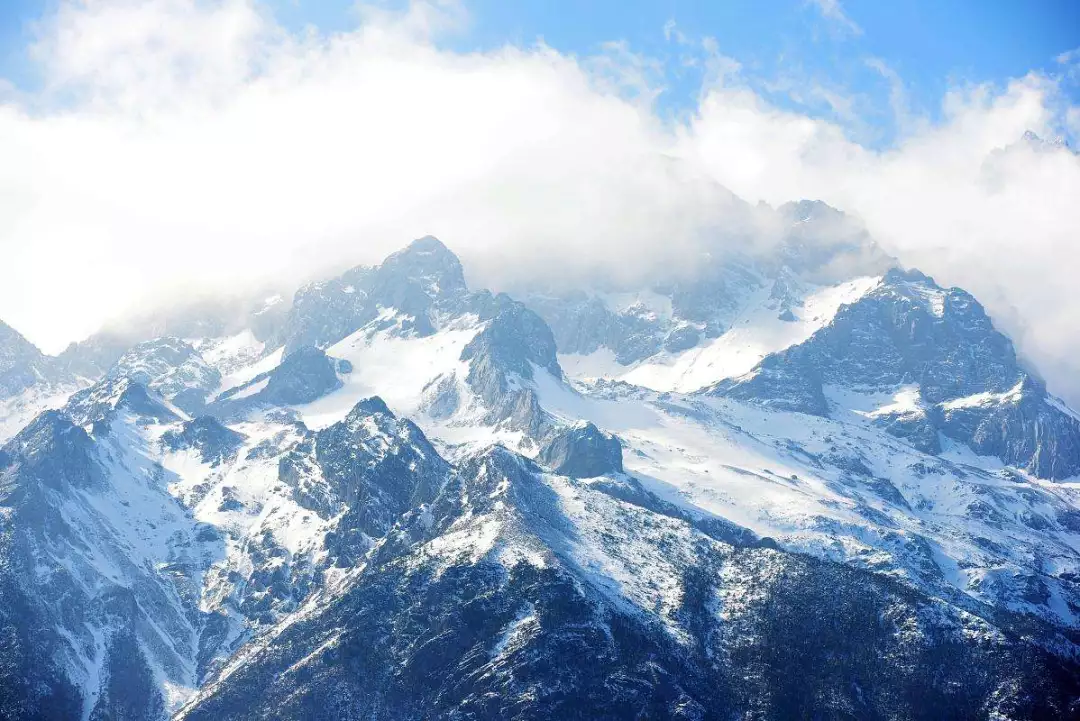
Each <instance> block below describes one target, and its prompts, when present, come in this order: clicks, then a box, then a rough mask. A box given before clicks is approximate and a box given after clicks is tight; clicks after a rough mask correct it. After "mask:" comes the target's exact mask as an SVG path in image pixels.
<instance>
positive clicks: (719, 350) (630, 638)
mask: <svg viewBox="0 0 1080 721" xmlns="http://www.w3.org/2000/svg"><path fill="white" fill-rule="evenodd" d="M831 212H832V211H830V210H829V209H827V208H823V207H821V206H820V205H818V204H812V203H811V204H798V205H794V206H790V207H787V208H786V209H784V210H783V213H782V217H783V220H784V222H785V223H788V225H786V226H784V227H785V228H787V230H786V231H785V234H784V235H783V236H782V238H781V240H780V241H778V243H777V245H776V246H775V248H774V249H773V251H774V253H773V255H772V256H757V257H752V258H749V257H739V258H734V259H733V258H720V257H718V258H714V259H712V260H710V261H709V263H708V264H706V265H705V266H703V275H702V276H701V277H700V278H697V279H692V280H687V279H681V280H677V281H672V280H670V279H668V280H664V279H658V280H657V281H656V282H655V283H649V284H647V285H648V287H645V288H639V289H635V288H614V289H613V288H611V287H603V286H602V287H598V288H597V289H590V290H586V291H581V292H580V293H578V294H569V295H567V294H563V295H559V294H547V295H540V294H530V295H529V296H528V297H527V298H526V301H527V302H525V303H521V302H518V301H516V300H514V299H513V298H511V297H509V296H507V295H493V294H491V293H489V292H486V291H473V290H470V289H469V288H468V286H467V285H466V284H465V281H464V270H463V268H462V267H461V264H460V263H459V262H458V260H457V258H456V257H454V255H453V253H451V252H450V251H449V250H448V249H447V248H446V247H445V246H443V245H442V244H441V243H439V241H437V240H435V239H434V238H424V239H421V240H419V241H416V242H415V243H413V244H412V245H410V246H408V247H407V248H405V249H403V250H402V251H400V252H398V253H395V254H393V255H392V256H390V257H389V258H388V259H387V260H386V262H385V263H383V264H382V265H380V266H376V267H371V268H368V267H359V268H355V269H352V270H350V271H348V272H346V273H345V274H343V275H341V276H339V277H337V278H332V279H329V280H326V281H323V282H319V283H313V284H310V285H308V286H305V287H304V288H302V289H300V290H299V291H298V292H297V294H296V296H295V297H294V298H293V301H292V303H291V304H289V303H286V302H281V303H275V304H273V305H272V306H271V308H272V309H273V313H274V314H276V315H275V317H276V318H277V319H278V320H277V321H275V322H274V323H272V324H270V326H266V327H264V326H260V325H258V323H257V322H256V321H257V319H258V318H259V317H262V316H260V315H259V313H254V312H253V313H251V314H249V316H248V317H249V320H250V327H249V328H246V329H245V328H237V327H235V326H228V327H226V326H223V325H222V324H220V323H214V322H209V321H207V322H198V320H197V319H196V318H191V319H189V321H190V322H189V323H188V324H187V325H185V326H183V328H184V329H195V330H199V329H207V333H206V335H202V336H200V335H197V334H192V333H186V332H178V333H179V335H180V337H181V338H183V339H182V340H181V339H180V338H160V339H141V340H142V342H141V343H139V344H135V345H133V347H130V348H124V349H122V350H120V351H118V352H115V359H119V360H118V361H117V362H115V363H112V364H111V365H110V367H109V368H107V369H103V370H102V371H101V373H100V376H101V377H100V378H97V377H95V378H79V379H76V380H75V381H73V382H72V384H71V385H70V390H68V388H69V386H63V387H61V386H58V385H55V384H53V385H50V384H49V383H42V382H41V381H40V379H39V380H37V381H34V382H33V383H31V385H30V386H26V387H24V388H23V389H22V390H21V391H20V392H19V393H17V394H14V395H11V396H9V397H8V398H6V399H4V400H0V403H7V404H8V405H7V406H2V405H0V408H9V409H11V410H10V411H5V412H6V413H7V415H6V416H5V417H6V418H7V419H9V420H8V421H7V422H8V427H9V428H10V429H11V432H12V434H13V438H12V439H11V440H10V441H9V442H7V443H6V444H4V445H2V448H0V593H2V594H3V597H4V599H5V604H3V608H0V661H3V663H0V717H2V716H15V717H35V716H36V717H82V718H92V719H99V718H114V717H116V718H119V717H124V718H139V719H158V718H163V717H166V716H169V715H171V714H176V715H178V716H179V717H183V718H191V719H202V718H334V719H336V718H375V719H401V718H416V719H421V718H423V719H426V718H477V719H495V718H567V717H589V718H625V717H628V716H633V715H635V714H636V715H638V716H640V715H642V714H644V715H645V716H647V717H650V718H700V719H711V718H717V719H721V718H723V719H729V718H733V717H739V718H800V717H821V718H890V719H908V718H912V719H914V718H925V717H927V713H930V714H931V716H935V715H936V716H941V717H956V718H1016V719H1020V718H1065V717H1069V716H1070V715H1075V713H1076V712H1077V707H1076V706H1075V699H1076V698H1078V697H1080V664H1078V663H1077V660H1076V659H1077V658H1080V646H1078V645H1077V639H1078V638H1080V635H1078V634H1080V584H1078V583H1077V580H1076V579H1078V578H1080V477H1075V476H1076V473H1080V471H1078V470H1076V469H1077V468H1078V466H1077V463H1080V441H1078V439H1080V435H1078V434H1080V416H1077V414H1076V413H1075V412H1074V411H1072V410H1070V409H1069V408H1067V407H1066V406H1065V405H1064V404H1062V403H1061V402H1060V401H1059V400H1057V399H1055V398H1054V397H1053V396H1051V395H1050V394H1049V393H1047V391H1046V389H1045V388H1044V387H1043V385H1042V384H1041V383H1040V382H1039V381H1038V380H1037V375H1036V374H1035V373H1034V371H1033V370H1032V369H1028V368H1026V367H1025V366H1024V365H1023V364H1022V363H1021V362H1020V361H1019V360H1018V359H1017V357H1016V354H1015V353H1014V352H1013V349H1012V346H1011V343H1009V341H1008V339H1007V338H1005V337H1004V336H1003V335H1001V334H1000V333H999V332H998V331H997V330H995V329H994V327H993V324H992V322H991V321H990V319H989V318H988V317H987V316H986V314H985V312H984V311H983V310H982V308H981V306H979V305H978V303H977V302H976V301H975V299H973V298H972V297H971V296H970V295H968V294H966V293H964V292H963V291H961V290H959V289H944V288H940V287H938V286H937V285H936V284H935V283H934V282H933V281H932V279H929V278H927V277H925V276H923V275H921V274H919V273H917V272H913V271H895V270H894V271H889V272H883V271H882V269H881V268H879V267H878V266H879V265H880V263H881V262H882V258H881V256H880V253H879V252H878V251H876V249H875V246H873V245H872V243H869V242H868V240H867V239H866V238H865V237H864V236H863V235H862V234H860V233H859V232H852V233H849V234H847V235H844V234H841V235H840V236H838V237H837V238H833V239H832V240H827V239H823V238H822V235H821V229H822V227H824V226H821V225H820V224H821V223H826V224H827V225H828V227H838V226H835V223H837V222H840V221H839V220H838V219H837V218H836V217H835V216H833V215H832V214H831ZM226 330H227V332H226ZM98 340H100V341H101V343H98V344H97V345H95V344H93V343H91V344H88V345H87V346H86V347H85V348H84V349H83V350H82V351H78V349H76V350H77V351H78V353H84V354H85V358H84V360H87V359H89V360H87V363H88V364H89V363H90V361H91V360H93V359H99V360H100V359H102V358H105V357H107V356H108V355H109V354H112V353H113V352H114V350H115V349H113V348H112V346H109V344H107V343H105V342H104V339H98ZM98 345H100V346H101V348H99V350H101V352H100V353H97V352H96V351H95V352H93V353H92V352H91V351H93V350H94V348H97V347H98ZM13 347H14V345H13ZM18 348H21V349H22V350H20V351H19V353H18V354H19V357H20V358H24V357H30V356H32V357H31V360H33V359H35V358H38V356H37V355H35V354H33V353H31V354H30V356H27V353H26V352H24V351H26V349H25V347H24V346H21V345H20V346H18ZM18 348H17V349H16V350H18ZM102 349H104V350H102ZM105 351H108V353H106V352H105ZM73 353H75V352H74V351H73ZM78 353H75V355H78ZM15 355H16V353H15V351H12V352H11V353H9V354H8V356H9V357H14V356H15ZM42 357H43V358H46V357H44V356H42ZM20 362H21V361H20ZM34 362H41V363H45V364H46V365H48V364H50V363H52V361H49V360H48V359H47V358H46V360H44V361H41V360H40V358H38V360H37V361H34ZM9 365H11V367H15V366H14V364H9ZM23 365H24V366H26V364H25V363H23ZM91 365H92V364H91ZM26 367H36V366H33V364H31V365H30V366H26ZM61 367H63V364H61ZM87 367H89V365H88V366H87ZM68 378H69V379H70V376H68ZM92 381H96V382H93V385H89V387H85V388H83V387H81V386H86V385H88V384H90V383H91V382H92ZM50 389H55V390H56V393H55V394H54V395H48V394H47V391H49V390H50ZM69 396H70V397H69ZM46 406H55V407H56V410H53V411H51V412H47V413H44V414H41V415H38V416H37V417H36V419H33V420H32V422H30V421H31V419H30V416H31V415H33V414H35V413H36V412H37V411H38V409H39V408H44V407H46ZM24 418H25V419H26V420H27V423H28V424H27V425H26V426H25V427H18V428H17V426H21V425H22V424H23V420H24ZM55 599H61V600H60V601H56V600H55Z"/></svg>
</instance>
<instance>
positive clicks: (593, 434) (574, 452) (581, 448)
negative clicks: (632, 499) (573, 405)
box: [537, 423, 623, 478]
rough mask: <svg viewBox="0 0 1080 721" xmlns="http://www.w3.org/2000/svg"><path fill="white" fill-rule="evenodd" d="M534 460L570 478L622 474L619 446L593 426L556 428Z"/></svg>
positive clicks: (617, 442)
mask: <svg viewBox="0 0 1080 721" xmlns="http://www.w3.org/2000/svg"><path fill="white" fill-rule="evenodd" d="M537 460H539V461H540V462H541V463H543V464H544V465H545V466H547V467H548V468H550V469H551V470H552V471H554V472H555V473H558V474H560V475H563V476H569V477H571V478H595V477H596V476H604V475H608V474H613V473H622V470H623V464H622V444H621V443H619V439H618V438H616V437H615V436H613V435H611V434H610V433H604V432H603V431H601V430H600V429H599V428H597V427H596V426H595V425H593V424H592V423H581V424H578V425H574V426H568V427H563V428H559V429H558V430H556V431H554V432H553V433H552V434H551V435H550V437H549V438H548V439H547V441H546V443H545V444H544V446H543V447H542V448H541V449H540V454H539V455H538V456H537Z"/></svg>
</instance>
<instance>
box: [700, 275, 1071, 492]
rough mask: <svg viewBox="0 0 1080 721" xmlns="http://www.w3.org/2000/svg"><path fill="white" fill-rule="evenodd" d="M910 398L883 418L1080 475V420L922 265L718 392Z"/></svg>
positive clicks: (743, 396) (1038, 470) (791, 405)
mask: <svg viewBox="0 0 1080 721" xmlns="http://www.w3.org/2000/svg"><path fill="white" fill-rule="evenodd" d="M902 387H908V388H909V389H911V393H912V394H913V396H912V398H913V400H912V403H911V404H910V405H908V406H903V407H897V408H896V409H895V411H893V412H889V413H879V414H878V415H877V416H876V418H875V422H876V423H878V424H879V425H881V426H882V427H883V428H884V429H885V430H886V431H887V432H889V433H891V434H893V435H896V436H899V437H907V438H911V439H912V440H913V443H915V444H916V446H917V447H919V448H920V449H921V450H927V451H934V450H935V449H938V448H940V444H939V443H938V441H937V434H938V433H941V434H943V435H945V436H947V437H949V438H953V439H955V440H957V441H960V442H962V443H965V444H968V445H969V446H970V447H971V448H972V449H973V450H974V451H976V452H977V453H979V454H981V455H991V456H996V457H998V458H1000V459H1001V460H1002V461H1004V462H1006V463H1008V464H1011V465H1015V466H1018V467H1020V468H1023V469H1025V470H1028V471H1030V472H1031V473H1032V474H1034V475H1036V476H1038V477H1040V478H1050V479H1063V478H1068V477H1070V476H1075V475H1077V474H1080V418H1077V416H1076V415H1075V414H1073V413H1071V412H1070V411H1068V410H1065V409H1063V408H1062V407H1060V406H1059V405H1058V404H1056V403H1054V402H1053V401H1052V400H1051V399H1049V397H1048V396H1047V393H1046V389H1045V387H1044V385H1043V383H1042V382H1041V381H1040V380H1038V379H1037V378H1034V377H1032V376H1031V375H1030V373H1029V372H1028V371H1026V370H1024V369H1023V368H1021V367H1020V365H1019V363H1018V362H1017V359H1016V353H1015V352H1014V350H1013V347H1012V343H1011V342H1010V341H1009V339H1008V338H1006V337H1005V336H1004V335H1002V334H1001V333H1000V332H998V331H997V330H995V329H994V327H993V324H992V323H991V321H990V319H989V318H988V317H987V315H986V312H985V311H984V310H983V308H982V306H981V305H979V303H978V302H976V300H975V299H974V298H972V297H971V295H969V294H968V293H966V292H964V291H962V290H960V289H958V288H952V289H943V288H941V287H939V286H938V285H937V284H936V283H934V281H933V279H931V278H928V277H926V276H925V275H922V274H921V273H919V272H918V271H909V272H906V273H905V272H902V271H896V270H893V271H890V272H889V273H887V274H886V275H885V277H884V279H883V281H882V283H881V284H880V285H879V286H878V287H877V288H875V289H874V290H872V291H871V292H869V293H867V294H866V295H864V296H863V297H862V298H861V299H859V300H858V301H857V302H855V303H853V304H851V305H849V306H845V307H843V308H842V309H840V311H839V312H838V313H837V314H836V316H835V317H834V318H833V320H832V322H831V323H830V324H828V325H827V326H825V327H824V328H822V329H821V330H819V331H818V332H817V333H815V334H814V335H813V336H811V338H810V339H808V340H807V341H806V342H804V343H802V344H799V345H796V346H793V347H791V348H789V349H787V350H785V351H783V352H780V353H777V354H775V355H771V356H769V357H767V358H765V359H764V360H763V361H762V362H761V363H760V364H759V365H758V366H757V367H756V368H755V369H754V370H752V371H751V372H750V373H749V374H747V375H746V376H743V377H741V378H735V379H728V380H724V381H722V382H720V383H719V384H717V385H716V386H714V387H713V388H712V389H711V390H710V391H709V392H710V393H712V394H713V395H718V396H724V397H730V398H736V399H740V400H744V401H748V402H751V403H757V404H762V405H764V406H766V407H773V408H780V409H785V410H794V411H799V412H802V413H811V414H814V415H823V416H824V415H829V414H830V412H831V411H830V403H829V402H828V400H827V399H826V395H827V393H826V391H827V389H829V388H847V389H853V390H857V391H862V392H870V393H872V392H887V393H896V392H898V391H899V390H900V389H901V388H902Z"/></svg>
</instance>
